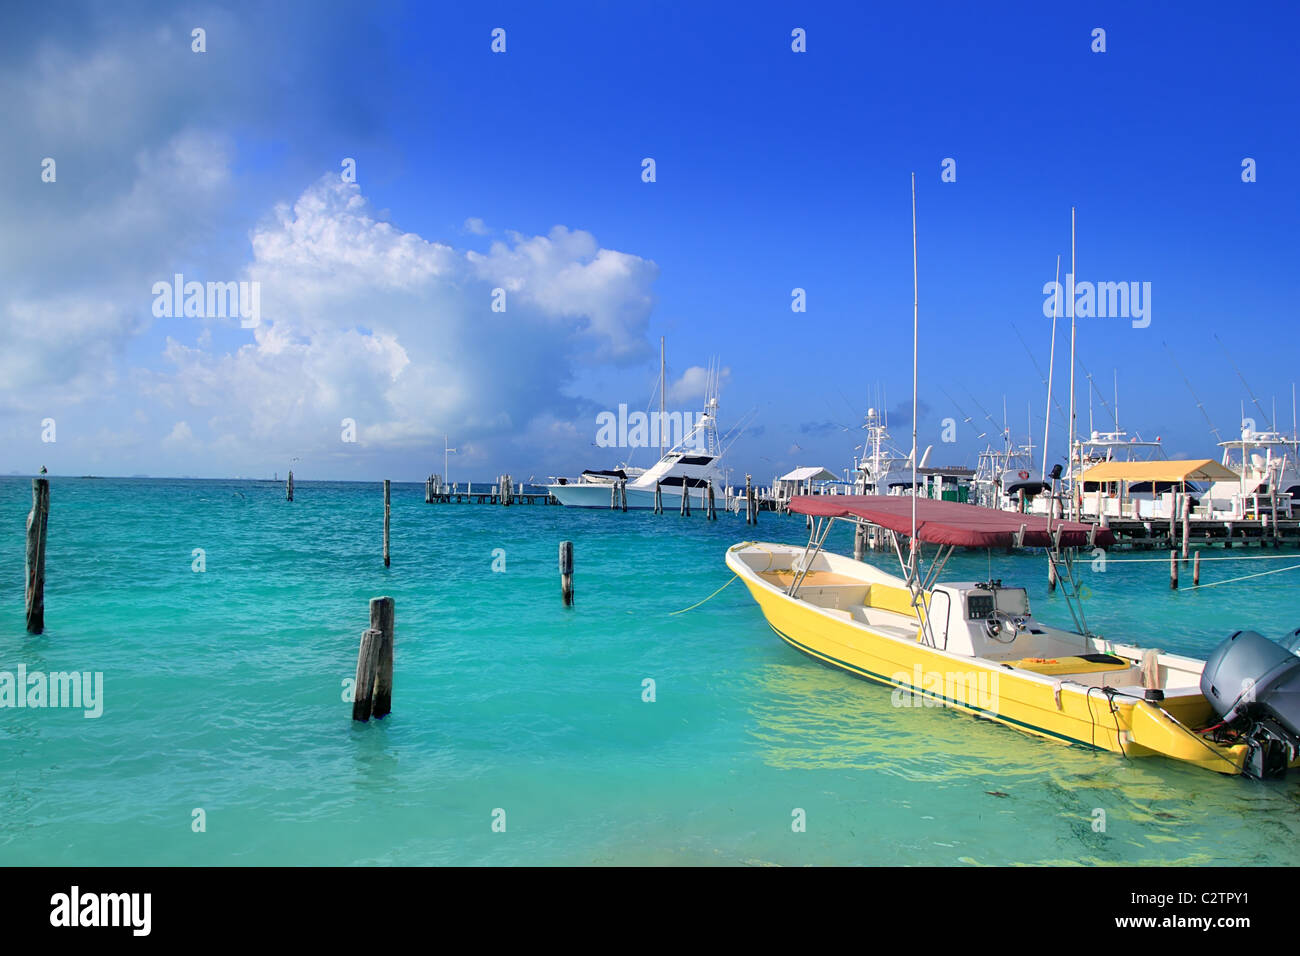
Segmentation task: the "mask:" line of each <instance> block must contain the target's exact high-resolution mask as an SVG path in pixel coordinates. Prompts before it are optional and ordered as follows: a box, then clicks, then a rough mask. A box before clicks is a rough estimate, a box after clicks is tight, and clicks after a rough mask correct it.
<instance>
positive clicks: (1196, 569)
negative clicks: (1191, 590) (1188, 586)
mask: <svg viewBox="0 0 1300 956" xmlns="http://www.w3.org/2000/svg"><path fill="white" fill-rule="evenodd" d="M1200 586H1201V552H1200V551H1197V552H1196V556H1195V557H1193V558H1192V587H1200Z"/></svg>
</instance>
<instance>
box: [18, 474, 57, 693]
mask: <svg viewBox="0 0 1300 956" xmlns="http://www.w3.org/2000/svg"><path fill="white" fill-rule="evenodd" d="M49 518H50V480H49V479H48V478H33V479H32V510H31V513H30V514H28V515H27V558H26V570H27V591H26V603H27V633H28V634H40V633H42V632H43V631H44V630H45V533H46V530H47V527H48V525H49ZM18 692H19V693H20V694H21V693H26V689H25V688H21V687H20V688H19V689H18Z"/></svg>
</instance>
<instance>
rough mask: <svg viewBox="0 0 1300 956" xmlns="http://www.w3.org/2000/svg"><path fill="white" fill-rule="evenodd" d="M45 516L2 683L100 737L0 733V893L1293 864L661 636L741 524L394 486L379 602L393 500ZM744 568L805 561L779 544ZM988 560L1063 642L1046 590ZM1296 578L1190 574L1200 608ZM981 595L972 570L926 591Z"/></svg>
mask: <svg viewBox="0 0 1300 956" xmlns="http://www.w3.org/2000/svg"><path fill="white" fill-rule="evenodd" d="M51 485H52V491H51V496H52V506H51V507H52V510H51V517H50V523H49V553H48V565H47V574H48V583H47V587H46V624H47V627H46V632H45V633H44V634H43V635H41V636H39V637H29V636H27V635H26V634H25V630H24V619H23V535H24V519H25V516H26V513H27V510H28V508H29V506H30V481H29V480H27V479H0V516H3V520H2V521H0V671H9V672H14V671H16V669H17V667H18V665H19V664H25V665H26V667H27V669H28V671H29V672H31V671H43V672H49V671H59V670H72V669H75V670H82V671H102V672H103V674H104V713H103V716H102V717H100V718H99V719H86V718H84V717H83V716H82V714H81V712H80V711H75V710H54V709H44V710H32V709H23V710H15V709H0V864H6V865H14V864H127V865H132V864H218V865H221V864H285V863H289V864H357V863H393V864H441V863H464V864H512V863H524V864H582V863H652V864H658V863H676V864H784V865H802V864H837V863H869V864H953V865H961V864H1010V863H1192V864H1202V863H1220V864H1266V863H1272V864H1290V863H1293V862H1295V861H1296V859H1297V851H1296V846H1297V836H1298V835H1300V823H1298V822H1297V813H1296V811H1297V804H1298V803H1300V783H1298V780H1300V778H1297V777H1295V776H1293V777H1292V778H1291V779H1290V780H1288V781H1285V782H1281V783H1275V782H1274V783H1259V782H1251V781H1246V780H1241V779H1232V778H1224V777H1220V776H1218V775H1216V774H1210V773H1207V772H1205V771H1199V770H1193V769H1187V768H1183V767H1180V766H1178V765H1175V764H1173V763H1169V762H1165V761H1160V760H1144V761H1139V762H1126V761H1125V760H1124V759H1123V758H1122V757H1119V756H1117V755H1112V754H1098V753H1091V752H1087V751H1084V750H1083V749H1081V748H1070V747H1065V746H1062V745H1059V744H1053V743H1049V742H1046V741H1040V740H1036V739H1033V738H1029V737H1026V736H1024V735H1022V734H1020V733H1017V732H1015V731H1012V730H1009V729H1006V728H1003V727H1000V726H996V725H992V724H989V723H986V722H982V721H977V720H974V719H972V718H969V717H965V716H962V715H959V714H954V713H950V712H946V711H941V710H932V709H924V708H921V709H911V708H895V707H893V706H891V703H890V694H889V692H888V691H887V690H884V689H882V688H879V687H876V686H874V685H871V684H867V683H864V682H861V681H859V680H856V679H854V678H852V677H850V676H848V675H846V674H842V673H839V672H836V671H832V670H828V669H826V668H823V667H821V666H819V665H817V664H815V663H813V662H812V661H810V660H809V659H807V658H805V657H803V656H801V655H799V654H797V653H796V652H794V651H793V650H791V649H789V648H788V647H786V646H785V645H784V644H782V643H781V642H780V641H779V640H777V638H776V637H775V635H773V634H772V632H771V631H770V630H769V629H768V628H767V626H766V625H765V624H764V622H763V620H762V617H761V615H760V614H759V612H758V610H757V608H756V607H755V606H754V605H753V603H752V602H751V601H750V599H749V597H748V595H747V594H746V592H745V590H744V588H743V586H742V585H740V584H739V583H735V584H733V585H732V586H730V587H728V588H727V589H726V590H724V591H722V592H721V593H720V594H718V595H717V596H716V597H715V598H713V599H712V600H711V601H709V602H708V603H706V604H704V605H703V606H701V607H699V608H697V609H695V610H692V611H690V612H688V613H686V614H681V615H677V616H669V614H670V612H672V611H676V610H679V609H681V608H684V607H687V606H688V605H691V604H693V603H695V602H696V601H699V600H701V599H703V598H705V597H706V596H708V595H709V594H710V593H711V592H713V591H714V590H715V589H716V588H718V587H720V586H722V585H723V584H725V583H726V582H727V580H728V578H729V577H730V573H729V572H728V571H727V570H726V568H725V565H724V564H723V552H724V551H725V549H726V548H727V546H729V545H730V544H733V543H735V542H736V541H738V540H742V539H745V538H747V537H752V536H753V534H752V533H751V529H748V528H747V527H746V525H745V523H744V520H743V519H742V518H740V517H737V516H733V515H721V516H720V518H719V520H718V521H716V522H706V521H704V520H703V519H702V517H701V516H700V515H699V514H698V513H697V514H695V515H693V516H692V517H690V518H682V517H680V516H679V515H676V514H668V515H662V516H655V515H652V514H649V513H628V514H621V513H610V512H607V511H592V512H585V511H570V510H568V509H563V508H557V507H541V506H532V507H529V506H519V507H512V508H509V509H504V508H501V507H492V506H478V505H461V506H456V505H426V504H424V500H423V486H422V485H420V484H410V485H394V486H393V502H392V554H393V561H392V567H391V568H388V569H385V568H384V566H383V562H382V559H381V535H382V521H383V517H382V516H383V501H382V491H381V488H380V485H379V483H373V484H350V483H349V484H344V483H338V484H334V483H311V482H300V483H299V484H298V485H297V492H296V497H297V500H296V501H295V502H294V503H293V504H288V503H286V502H285V501H284V493H283V488H282V487H281V486H280V485H279V484H273V483H271V482H261V483H259V482H247V481H245V482H233V481H232V482H225V481H152V480H78V479H66V478H56V479H53V480H52V481H51ZM758 534H759V536H761V537H762V538H764V539H766V540H794V541H802V540H804V538H805V537H806V532H805V530H804V524H803V520H802V519H800V518H781V517H777V516H774V515H769V514H764V515H763V516H762V521H761V523H760V526H759V529H758ZM564 539H570V540H572V541H574V542H575V553H576V558H575V564H576V569H575V570H576V573H575V587H576V606H575V607H573V608H571V609H566V608H564V607H562V606H561V601H560V595H559V582H558V574H557V565H556V552H557V543H558V542H559V541H561V540H564ZM195 548H202V549H204V552H205V560H206V571H204V572H202V573H196V572H194V571H193V570H191V565H192V562H193V561H194V557H193V554H192V552H193V549H195ZM850 548H851V542H850V540H849V537H848V534H847V531H846V532H845V534H844V535H843V536H842V537H841V538H840V539H839V540H838V547H837V550H840V551H845V550H848V549H850ZM495 549H503V550H504V560H505V570H504V571H502V572H494V571H493V570H492V564H493V560H494V551H495ZM1254 553H1258V552H1254ZM1136 556H1140V555H1135V557H1136ZM1216 556H1222V552H1219V553H1217V554H1216ZM497 557H498V558H499V557H500V553H499V552H498V553H497ZM880 560H881V561H882V562H883V561H884V558H883V557H882V558H881V559H880ZM993 560H994V571H995V574H996V575H997V576H1000V577H1002V578H1004V579H1005V580H1006V581H1007V582H1008V583H1010V582H1012V581H1015V582H1017V583H1023V584H1026V585H1028V586H1029V588H1030V596H1031V599H1032V600H1033V601H1034V607H1035V612H1036V613H1037V614H1038V615H1039V616H1040V617H1042V618H1044V619H1046V620H1049V621H1053V622H1056V623H1065V622H1068V620H1069V615H1068V612H1067V610H1066V608H1065V606H1064V602H1063V601H1062V600H1061V598H1059V597H1049V596H1048V595H1047V593H1046V586H1045V581H1046V573H1045V565H1044V559H1043V558H1042V557H1034V556H1031V555H1025V556H1006V555H995V556H994V559H993ZM1288 563H1289V562H1285V561H1284V562H1272V561H1268V562H1265V561H1244V562H1237V561H1232V562H1217V563H1209V564H1206V565H1205V567H1204V570H1203V581H1207V582H1208V581H1212V580H1222V579H1224V578H1227V577H1231V576H1234V575H1237V574H1247V573H1253V572H1257V571H1260V570H1264V569H1265V568H1266V567H1275V566H1285V565H1287V564H1288ZM1295 563H1300V557H1298V558H1297V559H1296V562H1295ZM987 567H988V565H987V559H986V558H985V556H984V555H982V554H980V555H970V556H958V557H957V558H954V560H953V563H952V565H951V566H950V571H949V573H947V574H945V577H946V578H950V579H956V578H968V579H969V578H973V577H984V576H986V574H987ZM1086 573H1087V583H1088V585H1089V587H1090V588H1091V591H1092V596H1091V598H1090V599H1089V601H1088V613H1089V620H1090V623H1092V625H1093V627H1094V629H1096V630H1099V631H1101V632H1102V633H1104V634H1105V635H1106V636H1109V637H1113V638H1130V639H1133V640H1137V641H1141V642H1144V643H1148V644H1154V645H1156V646H1160V647H1163V648H1165V649H1167V650H1170V651H1179V652H1184V653H1189V654H1196V655H1204V654H1205V653H1206V652H1207V651H1208V650H1209V649H1210V648H1212V647H1213V646H1214V645H1215V644H1217V643H1218V641H1219V640H1221V639H1222V638H1223V637H1224V636H1226V635H1227V634H1228V633H1230V632H1231V631H1233V630H1235V629H1238V628H1242V627H1251V628H1254V629H1256V630H1260V631H1262V632H1264V633H1266V634H1269V635H1270V636H1278V635H1280V634H1281V633H1282V632H1284V631H1289V630H1291V629H1292V628H1295V627H1296V626H1300V606H1298V605H1297V602H1296V601H1295V599H1294V598H1293V596H1292V595H1293V592H1292V590H1291V588H1292V587H1294V586H1295V584H1296V582H1297V580H1300V578H1298V577H1297V575H1300V572H1290V573H1285V574H1278V575H1272V576H1269V577H1264V578H1257V579H1254V580H1251V581H1245V582H1240V583H1237V584H1228V585H1225V586H1223V587H1217V588H1208V589H1204V590H1201V591H1196V592H1190V591H1181V592H1178V593H1176V594H1171V593H1170V592H1169V590H1168V584H1167V580H1168V578H1167V576H1168V567H1167V565H1166V564H1161V563H1159V562H1155V563H1135V564H1112V565H1110V567H1109V568H1108V570H1107V571H1106V572H1105V573H1104V574H1098V573H1094V572H1092V571H1091V570H1089V571H1088V572H1086ZM381 594H389V595H392V596H393V597H394V598H395V600H396V608H397V635H396V676H395V689H394V695H393V713H392V715H391V716H390V717H389V718H386V719H384V720H382V721H372V722H370V723H369V724H364V725H363V724H355V723H353V722H352V721H351V720H350V719H349V718H350V705H349V704H347V703H345V702H344V701H343V699H342V694H343V682H344V680H345V679H347V678H351V677H352V675H353V671H354V669H355V666H356V656H357V645H358V641H359V638H360V633H361V631H362V629H363V628H364V627H365V625H366V622H367V601H368V599H369V598H371V597H373V596H377V595H381ZM645 678H651V679H653V680H654V681H655V689H656V700H655V701H654V702H653V703H646V702H643V700H642V681H643V679H645ZM989 791H993V792H995V793H999V794H1005V796H996V795H994V794H993V793H990V792H989ZM196 808H202V809H203V811H204V812H205V814H206V832H200V833H196V832H193V830H192V826H191V821H192V812H193V811H194V810H195V809H196ZM498 808H499V809H501V810H504V811H505V832H494V831H493V829H492V824H493V819H494V817H493V814H494V811H495V810H497V809H498ZM796 808H800V809H802V810H803V811H805V813H806V819H807V829H806V832H793V831H792V828H791V821H792V819H793V818H792V812H793V811H794V810H795V809H796ZM1095 808H1101V809H1103V810H1105V811H1106V832H1104V833H1098V832H1094V830H1093V827H1092V821H1093V810H1094V809H1095ZM498 818H499V817H498Z"/></svg>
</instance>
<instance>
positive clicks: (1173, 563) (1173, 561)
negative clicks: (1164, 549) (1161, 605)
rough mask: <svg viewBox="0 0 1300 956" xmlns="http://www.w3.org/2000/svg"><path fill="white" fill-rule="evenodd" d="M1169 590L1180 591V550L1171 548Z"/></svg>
mask: <svg viewBox="0 0 1300 956" xmlns="http://www.w3.org/2000/svg"><path fill="white" fill-rule="evenodd" d="M1169 590H1171V591H1177V590H1178V550H1177V549H1176V548H1171V549H1170V551H1169Z"/></svg>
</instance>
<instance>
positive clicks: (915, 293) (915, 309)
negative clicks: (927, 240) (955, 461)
mask: <svg viewBox="0 0 1300 956" xmlns="http://www.w3.org/2000/svg"><path fill="white" fill-rule="evenodd" d="M919 308H920V292H919V286H918V284H917V276H916V173H912V553H911V557H910V559H909V562H908V563H909V564H910V565H911V570H912V573H913V574H915V573H916V556H917V554H918V550H917V547H916V353H917V328H918V315H919Z"/></svg>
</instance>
